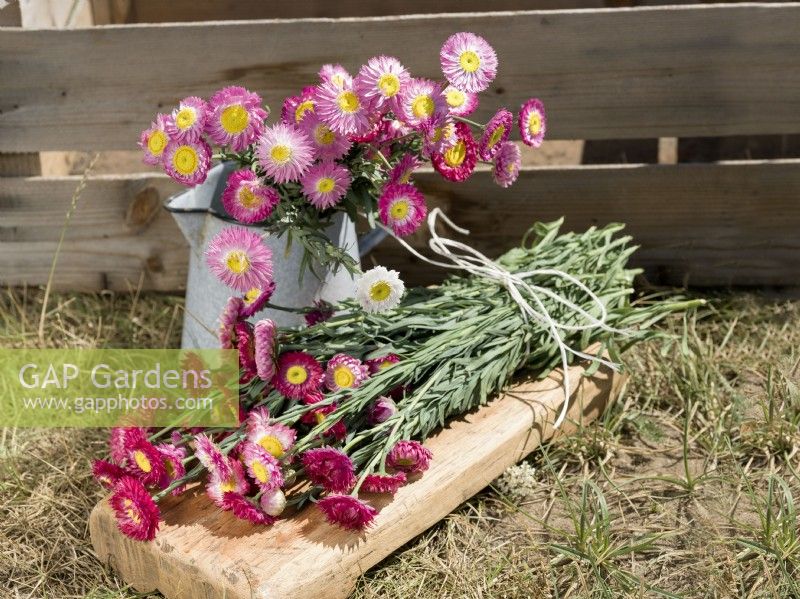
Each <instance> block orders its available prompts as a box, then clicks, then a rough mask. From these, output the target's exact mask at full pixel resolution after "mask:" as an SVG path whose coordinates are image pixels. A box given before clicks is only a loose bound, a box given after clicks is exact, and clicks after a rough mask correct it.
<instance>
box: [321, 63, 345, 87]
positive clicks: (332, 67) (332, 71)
mask: <svg viewBox="0 0 800 599" xmlns="http://www.w3.org/2000/svg"><path fill="white" fill-rule="evenodd" d="M319 78H320V80H321V81H322V83H332V84H333V85H335V86H336V87H338V88H340V89H343V88H345V87H349V86H351V85H352V84H353V77H352V76H351V75H350V73H348V72H347V69H345V68H344V67H343V66H342V65H340V64H324V65H322V68H321V69H320V70H319Z"/></svg>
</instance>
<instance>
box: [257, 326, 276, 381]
mask: <svg viewBox="0 0 800 599" xmlns="http://www.w3.org/2000/svg"><path fill="white" fill-rule="evenodd" d="M276 331H277V326H276V325H275V322H274V321H272V320H269V319H264V320H259V321H258V322H257V323H256V325H255V327H254V329H253V336H254V337H255V362H256V371H257V373H258V376H259V378H261V379H263V380H265V381H270V380H272V377H273V376H275V335H276Z"/></svg>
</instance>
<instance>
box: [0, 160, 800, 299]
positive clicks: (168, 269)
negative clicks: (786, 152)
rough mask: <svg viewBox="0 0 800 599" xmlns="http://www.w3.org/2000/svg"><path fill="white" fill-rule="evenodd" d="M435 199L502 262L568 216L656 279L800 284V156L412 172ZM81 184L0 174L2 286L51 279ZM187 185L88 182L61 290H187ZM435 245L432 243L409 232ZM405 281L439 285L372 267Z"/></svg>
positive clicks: (400, 254) (422, 243)
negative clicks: (604, 231) (624, 242)
mask: <svg viewBox="0 0 800 599" xmlns="http://www.w3.org/2000/svg"><path fill="white" fill-rule="evenodd" d="M416 180H417V182H418V184H419V185H420V187H421V188H422V189H423V190H424V192H425V194H426V196H427V198H428V201H429V205H430V206H431V207H433V206H441V207H443V208H444V209H445V210H446V212H447V214H448V215H449V216H450V217H451V218H452V219H453V220H454V221H455V222H456V223H457V224H460V225H462V226H465V227H467V228H469V229H471V235H470V237H469V238H466V241H468V242H469V243H470V244H472V245H474V246H475V247H476V248H477V249H479V250H481V251H482V252H484V253H486V254H487V255H489V256H496V255H498V254H500V253H502V252H504V251H505V250H507V249H509V247H511V246H512V245H513V244H515V243H517V242H518V241H519V240H520V239H521V237H522V235H523V234H524V233H525V231H526V230H527V228H528V227H530V225H531V224H532V223H533V222H534V221H535V220H543V221H548V220H555V219H557V218H559V217H560V216H561V215H565V216H566V224H565V230H575V231H581V230H584V229H586V228H587V227H589V226H592V225H603V224H606V223H609V222H626V223H627V224H628V228H627V232H628V233H629V234H631V235H633V237H634V240H635V242H636V243H637V244H639V245H641V249H640V250H639V251H638V252H637V253H636V254H634V258H633V263H634V264H636V265H640V266H643V267H644V268H645V269H646V270H647V275H648V277H649V278H650V279H651V280H652V281H653V282H659V283H664V284H682V283H683V282H684V281H688V282H689V283H691V284H694V285H729V284H732V285H794V284H796V282H797V280H798V279H799V278H800V235H798V233H797V231H798V229H800V202H798V198H800V160H785V161H772V162H756V161H749V162H741V163H725V164H718V165H714V164H710V165H709V164H679V165H663V166H659V165H638V166H637V165H631V166H607V167H606V166H576V167H559V168H526V169H524V170H523V171H522V174H521V175H520V179H519V181H518V182H517V184H516V185H515V186H513V187H511V188H509V189H506V190H504V189H501V188H499V187H497V186H496V185H494V183H492V181H491V179H490V177H489V174H488V173H485V172H482V173H478V174H476V175H475V176H474V177H473V178H472V179H471V180H470V181H468V182H466V183H463V184H460V185H456V184H452V183H449V182H447V181H444V180H442V179H441V177H440V176H439V175H438V174H436V173H433V172H428V173H420V174H419V176H418V177H417V178H416ZM79 181H80V177H62V178H39V177H31V178H7V179H0V282H1V283H5V284H12V285H22V284H28V285H41V284H44V283H45V282H46V281H47V275H48V273H49V270H50V265H51V263H52V259H53V254H54V252H55V248H56V244H57V241H58V237H59V234H60V232H61V227H62V224H63V222H64V216H65V214H66V212H67V209H68V207H69V204H70V200H71V197H72V193H73V191H74V190H75V187H76V186H77V185H78V182H79ZM179 189H180V186H178V185H176V184H175V183H173V182H172V181H170V180H169V179H168V178H167V177H166V176H162V175H139V176H137V175H129V176H123V177H116V176H104V177H96V178H92V179H91V180H90V181H89V184H88V185H87V187H86V189H85V190H84V192H83V195H82V196H81V198H80V199H79V201H78V209H77V210H76V212H75V215H74V216H73V219H72V222H71V224H70V226H69V228H68V230H67V235H66V240H65V242H64V245H63V247H62V249H61V255H60V258H59V263H58V264H59V268H58V269H57V272H56V279H55V281H54V285H55V288H57V289H66V290H97V289H102V288H110V289H119V290H126V289H129V288H130V287H132V286H133V287H135V286H136V285H138V284H139V282H140V281H141V283H142V285H143V287H144V288H145V289H157V290H164V291H172V290H179V289H182V288H183V287H184V285H185V277H186V262H187V258H188V249H187V247H186V245H185V243H184V241H183V236H182V235H181V234H180V232H179V231H178V229H177V227H176V226H175V224H174V222H173V220H172V217H171V216H170V215H169V214H168V213H166V212H165V211H163V210H161V209H160V208H159V205H160V202H161V201H162V200H163V199H164V198H166V197H168V196H169V195H170V194H171V193H174V192H175V191H177V190H179ZM410 241H411V243H412V244H413V245H414V246H416V247H418V248H424V247H426V240H425V238H424V236H423V235H421V234H418V235H415V236H412V237H411V238H410ZM373 260H374V261H376V262H378V263H381V264H384V265H386V266H387V267H392V268H396V269H399V270H400V271H401V272H402V273H403V277H404V279H405V280H406V282H407V283H409V284H422V283H431V282H435V281H436V280H440V279H441V277H442V276H443V272H442V271H440V270H438V269H434V268H431V267H428V266H425V265H422V264H420V263H419V262H418V261H417V260H416V259H415V258H413V257H412V256H410V255H409V254H408V253H407V252H406V251H405V250H403V249H402V248H400V247H399V246H398V245H397V244H396V243H395V242H394V241H393V240H387V241H386V242H384V244H383V245H382V246H380V247H379V248H378V249H377V250H376V251H375V252H374V253H373V255H372V256H369V257H367V259H366V260H365V264H370V263H371V262H372V261H373Z"/></svg>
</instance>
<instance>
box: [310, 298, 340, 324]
mask: <svg viewBox="0 0 800 599" xmlns="http://www.w3.org/2000/svg"><path fill="white" fill-rule="evenodd" d="M333 313H334V311H333V306H332V305H331V304H329V303H328V302H326V301H325V300H315V301H314V308H312V309H311V310H309V311H308V312H306V314H305V317H304V318H305V320H306V326H309V327H313V326H314V325H315V324H319V323H320V322H325V321H326V320H328V319H329V318H331V317H332V316H333Z"/></svg>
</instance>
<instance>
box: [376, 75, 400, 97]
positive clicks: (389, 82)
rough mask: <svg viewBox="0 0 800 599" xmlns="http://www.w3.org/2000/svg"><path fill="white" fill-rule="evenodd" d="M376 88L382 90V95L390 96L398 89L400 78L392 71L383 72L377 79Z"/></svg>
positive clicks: (395, 93)
mask: <svg viewBox="0 0 800 599" xmlns="http://www.w3.org/2000/svg"><path fill="white" fill-rule="evenodd" d="M378 89H380V90H381V92H383V95H384V96H386V97H387V98H391V97H393V96H395V95H397V92H399V91H400V79H398V78H397V75H395V74H394V73H384V74H383V75H381V77H380V79H378Z"/></svg>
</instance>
